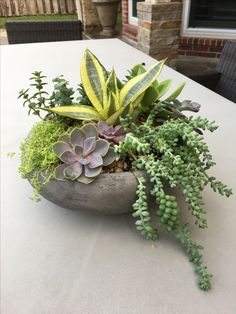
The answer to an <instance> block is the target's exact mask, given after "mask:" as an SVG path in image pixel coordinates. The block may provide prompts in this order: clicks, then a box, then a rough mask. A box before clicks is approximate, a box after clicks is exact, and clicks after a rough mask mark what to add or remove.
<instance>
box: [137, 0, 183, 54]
mask: <svg viewBox="0 0 236 314" xmlns="http://www.w3.org/2000/svg"><path fill="white" fill-rule="evenodd" d="M137 11H138V19H139V21H138V23H139V24H138V26H139V27H138V48H139V49H140V50H142V51H143V52H145V53H147V54H149V55H150V56H152V57H153V58H156V59H163V58H168V59H174V58H176V57H177V54H178V47H179V37H180V27H181V17H182V16H181V15H182V3H181V2H180V1H174V2H173V1H171V0H149V1H146V2H138V4H137Z"/></svg>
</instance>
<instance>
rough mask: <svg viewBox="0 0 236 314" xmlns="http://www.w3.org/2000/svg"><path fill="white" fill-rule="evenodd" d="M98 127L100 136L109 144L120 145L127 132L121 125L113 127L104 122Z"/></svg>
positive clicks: (99, 123) (100, 122)
mask: <svg viewBox="0 0 236 314" xmlns="http://www.w3.org/2000/svg"><path fill="white" fill-rule="evenodd" d="M97 126H98V133H99V135H100V136H101V137H103V138H105V139H107V140H108V141H109V142H113V143H115V144H118V143H120V142H121V141H123V140H124V138H125V131H124V129H123V127H122V126H121V125H116V126H115V127H113V126H111V125H109V124H107V123H106V122H104V121H99V122H98V124H97Z"/></svg>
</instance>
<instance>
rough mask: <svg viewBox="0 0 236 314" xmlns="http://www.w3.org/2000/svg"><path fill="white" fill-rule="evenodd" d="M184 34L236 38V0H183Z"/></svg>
mask: <svg viewBox="0 0 236 314" xmlns="http://www.w3.org/2000/svg"><path fill="white" fill-rule="evenodd" d="M181 33H182V36H191V37H209V38H223V39H235V38H236V0H183V17H182V32H181Z"/></svg>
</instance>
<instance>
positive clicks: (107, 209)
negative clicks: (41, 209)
mask: <svg viewBox="0 0 236 314" xmlns="http://www.w3.org/2000/svg"><path fill="white" fill-rule="evenodd" d="M138 173H139V174H142V175H145V174H144V173H143V172H138ZM145 176H146V175H145ZM29 182H30V179H29ZM136 189H137V179H136V177H135V176H134V174H133V173H132V172H121V173H106V174H101V175H100V176H98V178H97V179H96V180H95V181H94V182H92V183H90V184H83V183H80V182H78V181H58V180H55V179H53V180H51V181H50V182H48V183H47V184H43V185H42V188H41V191H40V194H41V195H42V196H43V197H44V198H46V199H47V200H48V201H50V202H52V203H54V204H56V205H58V206H61V207H64V208H68V209H78V210H81V211H84V212H87V213H100V214H108V215H116V214H124V213H128V212H131V211H132V204H133V203H134V202H135V200H136V198H137V196H136Z"/></svg>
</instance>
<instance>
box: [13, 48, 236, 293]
mask: <svg viewBox="0 0 236 314" xmlns="http://www.w3.org/2000/svg"><path fill="white" fill-rule="evenodd" d="M164 62H165V60H162V61H160V62H157V63H156V64H154V65H153V66H152V67H151V68H149V69H145V68H144V66H142V65H136V66H134V67H133V68H132V69H131V70H129V73H128V75H127V76H126V79H125V80H124V81H121V80H119V79H118V78H117V76H116V73H115V70H114V69H112V70H111V71H107V70H106V69H105V68H104V66H103V65H102V64H101V63H100V61H99V60H98V59H97V58H96V57H95V56H94V55H93V54H92V52H91V51H89V50H86V51H85V53H84V56H83V59H82V64H81V81H82V83H80V84H79V86H78V89H77V90H74V89H73V88H71V87H69V83H68V82H67V81H66V80H65V79H64V78H63V77H62V76H60V77H57V78H55V79H54V80H53V82H54V91H53V93H52V94H51V95H49V94H48V92H47V91H46V90H45V88H46V84H47V83H46V82H45V76H43V75H42V73H41V72H34V73H33V76H32V77H31V80H32V82H33V83H32V84H31V88H29V89H26V90H22V91H21V92H20V95H19V97H20V98H23V100H24V105H26V106H28V108H29V114H30V113H32V114H34V115H37V116H39V118H41V121H40V122H39V123H37V124H36V125H35V126H34V127H33V129H32V132H31V134H30V135H29V136H28V137H27V138H26V139H25V141H24V142H23V143H22V144H21V152H22V154H21V165H20V168H19V170H20V173H21V174H22V176H23V177H24V178H29V177H30V179H31V182H32V183H33V185H34V187H35V191H36V194H37V193H40V188H41V186H42V185H43V184H47V182H49V180H70V181H74V182H77V183H78V184H96V178H97V177H98V176H99V175H100V174H101V173H107V174H108V175H109V173H112V172H125V171H131V172H133V175H134V176H135V177H136V179H137V192H136V194H137V199H136V201H135V203H134V204H133V217H134V219H135V224H136V227H137V230H139V231H140V233H141V235H142V236H144V237H146V238H147V239H150V240H155V239H157V238H158V230H157V229H158V226H159V225H160V226H162V227H164V229H165V230H166V231H167V232H169V233H171V234H173V236H174V237H176V239H178V241H179V242H180V244H181V245H182V247H183V248H184V249H185V250H186V252H187V254H188V255H189V257H190V260H191V261H192V262H193V264H194V265H195V268H196V272H197V274H198V276H199V287H200V288H201V289H202V290H209V289H210V288H211V282H210V279H211V277H212V275H211V273H210V272H209V271H208V269H207V267H206V266H205V265H204V263H203V258H202V254H201V250H202V249H203V247H202V246H201V245H199V244H197V243H195V242H194V241H193V240H192V239H191V236H190V229H189V224H188V223H186V222H184V221H182V219H181V212H182V210H183V209H182V208H180V206H179V204H178V199H177V198H176V196H175V195H174V193H173V194H172V193H170V192H167V191H166V189H165V184H168V185H169V186H170V187H171V188H176V187H178V188H180V189H181V191H182V193H183V195H184V197H185V200H186V204H187V206H188V209H189V211H190V212H191V214H192V215H193V216H194V218H195V223H196V225H197V226H198V227H199V228H202V229H204V228H206V227H207V221H206V217H205V210H204V208H203V199H202V196H201V192H202V191H203V190H204V188H205V186H206V185H208V184H209V185H210V186H211V187H212V189H213V190H214V191H215V192H219V193H220V194H221V195H224V196H226V197H229V196H230V195H231V194H232V191H231V189H229V188H227V186H226V185H224V184H223V183H221V182H220V181H218V180H217V179H216V178H215V177H212V176H210V175H209V174H208V170H209V168H211V167H212V166H213V165H214V161H213V158H212V155H211V153H210V151H209V149H208V146H207V144H206V142H205V141H204V137H203V132H204V131H210V132H213V131H215V130H216V129H217V126H216V124H215V122H210V121H208V120H207V119H206V118H202V117H200V116H198V117H196V118H194V117H193V116H189V115H188V116H186V115H185V114H184V112H185V111H190V112H194V113H197V112H198V111H199V109H200V105H199V104H198V103H196V102H194V101H191V100H183V101H181V100H179V99H178V97H179V95H180V94H181V91H182V90H183V88H184V85H185V84H181V85H180V86H179V87H178V88H177V89H176V90H175V91H174V92H172V93H169V94H168V91H169V88H170V85H171V80H165V81H159V80H157V78H158V76H159V74H160V73H161V70H162V68H163V66H164ZM32 88H35V90H36V91H35V92H34V93H33V94H30V93H31V90H32ZM76 92H77V93H78V94H79V95H78V96H77V97H76V96H75V95H76ZM167 94H168V95H167ZM137 170H142V171H143V172H141V173H146V174H147V175H148V180H147V179H146V176H142V175H140V172H138V171H137ZM42 173H43V174H44V175H43V178H44V180H43V181H42V176H41V174H42ZM39 176H40V180H39ZM150 182H151V190H150V192H148V191H149V190H148V189H147V184H149V185H150ZM164 183H165V184H164ZM148 193H150V195H151V197H152V198H153V199H154V200H155V201H156V216H157V217H158V221H159V223H158V225H157V226H155V225H153V222H152V213H151V211H150V209H149V208H148V202H147V199H148Z"/></svg>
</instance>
